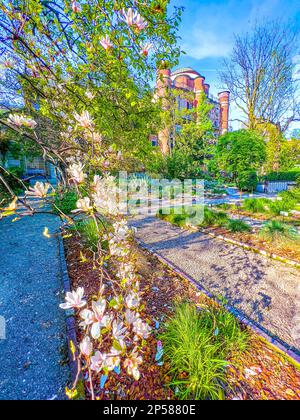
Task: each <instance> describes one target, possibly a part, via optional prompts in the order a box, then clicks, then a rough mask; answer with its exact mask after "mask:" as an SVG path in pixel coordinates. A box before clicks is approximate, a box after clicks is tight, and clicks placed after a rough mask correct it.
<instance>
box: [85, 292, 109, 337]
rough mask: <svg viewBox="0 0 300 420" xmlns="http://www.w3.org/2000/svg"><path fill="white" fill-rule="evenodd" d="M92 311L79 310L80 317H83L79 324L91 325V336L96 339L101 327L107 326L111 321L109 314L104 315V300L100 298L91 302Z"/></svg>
mask: <svg viewBox="0 0 300 420" xmlns="http://www.w3.org/2000/svg"><path fill="white" fill-rule="evenodd" d="M92 309H93V310H92V311H90V310H89V309H84V310H83V311H81V312H80V317H81V318H82V319H83V322H82V323H81V325H82V326H83V327H87V326H89V325H91V326H92V327H91V336H92V337H93V338H94V339H95V340H98V338H100V336H101V328H102V327H108V325H109V324H110V322H111V319H110V316H109V315H104V313H105V310H106V300H105V299H103V298H100V299H99V300H98V301H97V302H95V301H94V302H92Z"/></svg>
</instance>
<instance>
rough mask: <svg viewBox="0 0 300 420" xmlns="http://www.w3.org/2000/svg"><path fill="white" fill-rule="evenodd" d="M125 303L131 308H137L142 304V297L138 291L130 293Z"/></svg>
mask: <svg viewBox="0 0 300 420" xmlns="http://www.w3.org/2000/svg"><path fill="white" fill-rule="evenodd" d="M125 303H126V306H127V307H128V308H129V309H135V308H137V307H138V306H139V304H140V298H139V296H138V295H137V294H136V293H130V294H129V295H127V296H126V299H125Z"/></svg>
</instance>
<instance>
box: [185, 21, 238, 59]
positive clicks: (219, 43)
mask: <svg viewBox="0 0 300 420" xmlns="http://www.w3.org/2000/svg"><path fill="white" fill-rule="evenodd" d="M190 39H191V40H192V41H187V40H184V41H183V45H182V48H183V50H184V51H185V52H186V53H187V55H188V56H189V57H192V58H195V59H197V60H201V59H203V58H208V57H224V56H226V55H228V54H229V53H230V51H231V48H232V44H231V42H230V40H228V39H225V38H223V39H222V38H221V37H220V34H218V33H217V32H213V31H209V30H208V31H207V30H205V29H200V28H197V29H194V30H193V32H192V34H191V38H190Z"/></svg>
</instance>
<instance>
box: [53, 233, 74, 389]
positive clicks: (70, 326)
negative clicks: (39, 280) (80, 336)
mask: <svg viewBox="0 0 300 420" xmlns="http://www.w3.org/2000/svg"><path fill="white" fill-rule="evenodd" d="M57 240H58V243H59V258H60V269H61V276H62V280H63V286H64V292H65V294H66V293H67V292H70V291H71V284H70V278H69V274H68V268H67V263H66V258H65V249H64V243H63V239H62V236H61V232H60V231H58V232H57ZM66 331H67V339H68V354H69V366H70V371H71V378H72V383H74V381H75V379H76V376H77V372H78V365H77V361H76V360H77V356H78V343H77V337H76V323H75V312H74V310H73V309H69V310H67V311H66ZM72 343H73V345H74V347H75V355H74V354H73V352H72ZM74 356H75V357H74ZM74 359H75V360H74Z"/></svg>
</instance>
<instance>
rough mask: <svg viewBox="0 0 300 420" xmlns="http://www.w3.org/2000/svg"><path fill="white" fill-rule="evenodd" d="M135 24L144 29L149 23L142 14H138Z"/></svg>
mask: <svg viewBox="0 0 300 420" xmlns="http://www.w3.org/2000/svg"><path fill="white" fill-rule="evenodd" d="M135 25H136V27H137V28H138V29H139V30H140V31H142V30H143V29H145V28H146V26H147V25H148V23H147V22H146V21H145V20H144V19H143V18H142V16H141V15H140V14H137V16H136V18H135Z"/></svg>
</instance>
